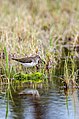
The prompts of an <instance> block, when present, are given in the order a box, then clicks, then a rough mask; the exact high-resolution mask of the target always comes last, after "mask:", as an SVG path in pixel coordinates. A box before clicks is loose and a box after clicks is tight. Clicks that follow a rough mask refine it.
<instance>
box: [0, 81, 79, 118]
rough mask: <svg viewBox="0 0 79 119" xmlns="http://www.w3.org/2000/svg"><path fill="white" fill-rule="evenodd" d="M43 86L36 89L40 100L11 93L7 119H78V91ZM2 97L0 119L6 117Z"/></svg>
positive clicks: (51, 85) (1, 97) (0, 95)
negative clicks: (11, 97)
mask: <svg viewBox="0 0 79 119" xmlns="http://www.w3.org/2000/svg"><path fill="white" fill-rule="evenodd" d="M43 85H44V84H43ZM43 85H42V86H40V87H39V88H36V89H37V90H38V92H39V94H40V98H34V97H32V96H28V95H18V94H17V93H13V94H12V95H13V99H9V107H8V109H9V110H8V119H79V90H78V89H74V90H64V89H63V88H62V86H59V87H57V86H56V85H54V83H50V84H48V85H46V86H43ZM57 85H58V84H57ZM26 88H27V87H25V89H26ZM29 89H32V87H31V88H29ZM4 97H5V94H0V119H5V115H6V105H7V100H6V99H5V98H4Z"/></svg>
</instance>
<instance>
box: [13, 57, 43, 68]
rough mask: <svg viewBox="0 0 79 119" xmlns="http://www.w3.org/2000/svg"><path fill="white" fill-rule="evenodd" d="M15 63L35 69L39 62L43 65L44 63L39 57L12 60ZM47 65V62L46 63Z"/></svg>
mask: <svg viewBox="0 0 79 119" xmlns="http://www.w3.org/2000/svg"><path fill="white" fill-rule="evenodd" d="M12 59H13V60H15V61H18V62H20V63H21V64H22V65H24V66H26V67H33V66H36V65H37V64H38V63H39V62H40V63H42V62H44V61H43V60H42V59H41V58H40V56H39V55H36V56H34V57H33V56H31V57H25V58H20V59H18V58H12ZM44 63H45V62H44Z"/></svg>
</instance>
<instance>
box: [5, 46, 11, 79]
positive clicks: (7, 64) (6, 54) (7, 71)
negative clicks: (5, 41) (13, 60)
mask: <svg viewBox="0 0 79 119" xmlns="http://www.w3.org/2000/svg"><path fill="white" fill-rule="evenodd" d="M4 54H5V60H6V63H5V73H6V76H7V77H10V73H9V59H8V53H7V50H6V47H4Z"/></svg>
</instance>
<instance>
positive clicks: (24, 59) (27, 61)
mask: <svg viewBox="0 0 79 119" xmlns="http://www.w3.org/2000/svg"><path fill="white" fill-rule="evenodd" d="M12 59H13V60H16V61H18V62H22V63H31V62H32V60H31V59H30V58H21V59H17V58H12Z"/></svg>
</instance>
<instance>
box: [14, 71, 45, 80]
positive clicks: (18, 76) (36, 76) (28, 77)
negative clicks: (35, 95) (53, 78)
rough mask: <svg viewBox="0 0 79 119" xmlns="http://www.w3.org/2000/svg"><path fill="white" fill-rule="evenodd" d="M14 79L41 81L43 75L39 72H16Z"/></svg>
mask: <svg viewBox="0 0 79 119" xmlns="http://www.w3.org/2000/svg"><path fill="white" fill-rule="evenodd" d="M14 79H15V80H17V81H23V82H42V81H43V79H44V75H43V74H42V73H40V72H36V73H31V74H24V73H18V74H15V75H14Z"/></svg>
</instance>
